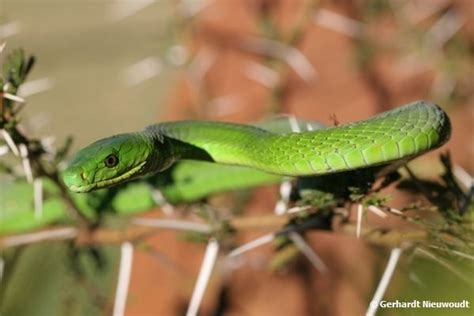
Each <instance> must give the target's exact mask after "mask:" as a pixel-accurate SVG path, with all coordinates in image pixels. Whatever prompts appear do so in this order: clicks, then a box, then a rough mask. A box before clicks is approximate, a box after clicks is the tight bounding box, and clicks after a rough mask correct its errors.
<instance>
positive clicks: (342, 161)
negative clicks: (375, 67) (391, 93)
mask: <svg viewBox="0 0 474 316" xmlns="http://www.w3.org/2000/svg"><path fill="white" fill-rule="evenodd" d="M450 133H451V127H450V122H449V118H448V116H447V114H446V113H445V112H444V111H443V110H442V109H441V108H440V107H439V106H437V105H435V104H433V103H431V102H428V101H416V102H412V103H410V104H407V105H405V106H402V107H399V108H396V109H394V110H391V111H388V112H384V113H381V114H379V115H377V116H374V117H372V118H370V119H367V120H363V121H359V122H355V123H351V124H346V125H340V126H335V127H330V128H324V129H319V130H315V131H305V132H301V133H285V134H280V133H274V132H270V131H268V130H265V129H262V128H259V127H255V126H250V125H241V124H233V123H222V122H209V121H177V122H164V123H159V124H155V125H150V126H148V127H146V128H145V129H144V130H143V131H141V132H135V133H126V134H119V135H115V136H111V137H108V138H104V139H101V140H99V141H96V142H95V143H93V144H91V145H89V146H87V147H85V148H83V149H81V150H80V151H79V152H78V153H77V154H76V156H75V157H74V158H73V160H72V161H71V163H70V165H69V166H68V167H67V168H66V169H65V170H64V172H63V181H64V183H65V184H66V186H67V187H68V188H69V189H70V190H72V191H74V192H90V191H92V190H96V189H100V188H106V187H110V186H113V185H117V184H120V183H123V182H125V181H129V180H132V179H136V178H139V177H142V176H145V175H149V174H153V173H157V172H161V171H163V170H166V169H167V168H169V167H171V166H172V165H173V164H174V163H175V162H177V161H180V160H201V161H208V162H216V163H219V164H228V165H237V166H244V167H250V168H252V169H257V170H260V171H263V172H265V173H269V174H273V175H281V176H290V177H298V176H310V175H324V174H329V173H336V172H342V171H348V170H355V169H360V168H367V167H372V166H379V165H389V164H400V163H401V162H405V161H407V160H409V159H412V158H414V157H417V156H419V155H421V154H423V153H425V152H427V151H430V150H432V149H434V148H437V147H439V146H441V145H442V144H444V143H445V142H446V141H447V140H448V139H449V136H450Z"/></svg>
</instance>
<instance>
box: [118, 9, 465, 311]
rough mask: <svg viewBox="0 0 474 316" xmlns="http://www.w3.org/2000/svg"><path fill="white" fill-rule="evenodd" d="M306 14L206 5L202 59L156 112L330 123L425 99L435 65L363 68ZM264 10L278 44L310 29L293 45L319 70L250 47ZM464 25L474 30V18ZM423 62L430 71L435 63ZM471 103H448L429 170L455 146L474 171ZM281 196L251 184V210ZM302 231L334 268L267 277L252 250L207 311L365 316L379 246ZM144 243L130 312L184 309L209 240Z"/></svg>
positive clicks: (381, 33) (230, 270) (162, 237)
mask: <svg viewBox="0 0 474 316" xmlns="http://www.w3.org/2000/svg"><path fill="white" fill-rule="evenodd" d="M456 5H457V6H458V7H459V8H461V11H462V12H465V13H468V12H469V10H466V9H465V8H469V5H470V2H469V1H460V2H457V3H456ZM318 8H319V9H320V8H324V9H328V10H332V11H333V12H338V13H340V14H342V15H344V16H348V17H352V18H354V19H360V17H361V16H360V14H361V13H360V9H358V7H357V6H356V5H351V4H348V3H347V2H344V1H336V2H335V4H334V3H333V2H324V3H323V4H322V5H321V6H318ZM308 10H309V9H308V4H307V3H306V2H304V1H302V2H300V1H276V2H274V3H272V4H270V1H257V2H254V1H216V2H213V3H211V4H210V5H209V6H207V7H206V8H204V9H203V10H202V11H201V12H199V14H197V15H196V16H194V17H193V19H192V21H191V22H190V23H191V25H189V26H188V29H189V31H188V34H187V39H186V41H187V45H188V47H189V49H190V50H191V51H192V54H193V56H195V59H194V60H193V61H192V62H191V64H190V66H189V67H187V68H186V69H185V70H183V71H182V73H181V75H180V79H179V80H178V81H177V82H176V85H175V88H174V89H173V90H172V91H170V93H169V102H168V104H167V109H168V110H167V114H166V115H165V117H160V119H163V118H165V119H169V120H174V119H185V118H200V119H203V118H205V119H213V120H222V121H231V122H251V121H256V120H260V119H263V118H265V117H268V116H269V114H271V113H274V112H278V113H285V114H292V115H295V116H296V117H299V118H307V119H315V120H319V121H322V122H323V123H325V124H328V125H332V124H334V120H335V119H334V118H336V120H337V121H338V122H339V123H345V122H352V121H355V120H359V119H364V118H367V117H369V116H371V115H373V114H376V113H378V112H380V111H382V110H385V109H388V108H393V107H396V106H398V105H401V104H404V103H407V102H410V101H413V100H418V99H427V98H430V96H431V95H430V93H431V92H430V91H431V87H432V84H433V80H434V78H435V77H436V70H433V69H430V67H428V69H415V68H416V67H413V68H411V67H409V68H410V69H407V68H406V67H405V68H403V67H400V59H401V57H400V56H398V55H394V54H378V55H377V56H376V58H375V60H374V61H373V62H372V63H371V65H370V67H368V68H358V67H357V65H356V63H355V57H354V51H355V49H356V47H357V42H356V40H355V39H354V38H352V37H350V36H347V35H344V34H341V33H339V32H336V31H334V30H330V29H327V28H325V27H322V26H320V25H317V24H316V23H312V22H311V21H309V22H308V21H307V19H310V20H311V19H312V16H311V15H310V16H309V18H308V14H307V13H308ZM311 10H315V9H314V8H311ZM471 12H472V10H471ZM263 15H267V16H270V17H271V19H272V20H273V21H276V22H275V25H276V26H277V28H278V29H279V32H280V38H282V39H283V40H285V39H287V40H288V39H289V38H290V37H291V35H292V32H294V31H295V27H294V25H295V24H298V23H301V24H302V25H303V26H302V27H301V30H300V31H299V32H300V35H299V37H298V39H297V40H296V41H295V42H294V43H291V45H290V46H293V47H295V48H297V49H298V50H299V51H300V52H301V53H302V54H303V55H304V56H305V57H306V58H307V60H308V61H309V63H310V64H311V65H312V67H313V68H314V71H308V69H306V71H307V73H304V74H303V75H302V74H301V73H297V72H295V69H294V68H292V67H289V66H288V65H287V64H286V62H282V61H278V60H277V61H272V60H270V59H269V58H268V57H267V56H265V55H264V54H258V53H255V52H254V51H252V48H248V47H249V46H250V47H251V46H252V40H251V39H252V38H255V37H259V36H265V34H263V33H262V28H261V27H260V24H259V23H261V19H262V16H263ZM305 19H306V20H305ZM301 21H302V22H301ZM396 31H397V29H396V26H394V25H393V21H391V20H382V21H380V22H378V23H377V24H375V25H374V26H371V27H370V29H369V32H374V33H375V34H376V36H378V37H379V38H384V39H386V40H388V41H390V38H391V37H392V36H393V37H395V32H396ZM462 31H463V32H466V33H467V34H470V35H472V34H473V33H472V19H471V20H470V22H469V23H468V24H466V25H465V26H464V27H463V30H462ZM288 41H290V40H288ZM249 43H250V44H249ZM256 63H258V64H264V65H267V66H268V67H270V68H272V69H274V70H272V71H270V72H269V73H270V74H269V75H267V77H265V75H262V74H261V73H260V75H262V76H263V77H261V78H260V79H261V80H260V81H259V80H256V79H255V78H254V77H252V75H251V73H252V70H255V69H256V68H255V67H256V66H255V65H256ZM420 63H421V61H420ZM427 63H428V66H429V65H430V61H428V62H427ZM471 75H472V71H471ZM262 78H266V79H265V80H267V81H265V80H264V79H262ZM269 78H270V79H271V78H276V79H275V80H273V79H272V80H273V81H272V80H270V79H269ZM275 81H277V82H276V83H275ZM271 82H273V84H274V85H273V86H272V85H271V84H269V83H271ZM471 101H472V98H471V99H467V100H465V101H462V102H458V104H455V106H450V107H449V108H448V110H449V114H450V117H451V120H452V126H453V132H452V138H451V140H450V142H449V143H448V144H447V145H446V146H443V147H442V148H441V149H440V150H438V151H436V152H433V153H431V154H429V155H427V157H424V158H422V159H425V160H423V162H424V165H425V166H428V167H427V168H428V169H430V170H432V169H431V168H434V167H431V166H434V165H435V161H436V160H437V157H438V155H439V153H440V152H445V151H447V150H449V151H450V152H451V155H452V157H453V159H454V161H455V162H456V163H457V164H458V165H459V166H461V167H463V168H464V169H465V170H467V171H468V172H470V173H472V172H474V166H473V164H472V161H474V160H473V158H474V157H473V156H474V145H473V143H472V135H473V127H472V126H473V116H474V109H473V107H472V104H471V103H470V102H471ZM392 191H393V190H389V192H392ZM277 192H278V188H277V187H270V188H262V189H258V190H256V191H255V192H254V193H253V195H252V198H251V200H250V203H249V205H248V207H247V208H246V214H254V215H255V214H269V213H271V212H272V210H273V207H274V204H275V201H276V200H277V196H278V194H277ZM397 197H398V196H397ZM410 198H411V197H407V196H403V197H399V198H398V199H397V200H396V201H394V202H393V203H394V204H395V205H397V203H398V204H401V203H405V202H406V201H409V200H410ZM157 212H158V211H157ZM150 216H153V214H150ZM370 220H371V218H370V217H369V221H370ZM267 232H268V231H257V232H252V233H245V234H239V236H238V238H237V239H236V240H235V242H236V244H237V245H239V244H243V243H245V242H247V241H250V240H252V239H254V238H256V237H258V236H261V235H263V234H265V233H267ZM177 237H178V238H177ZM307 238H308V242H309V243H310V245H311V246H312V247H313V248H314V249H315V250H316V252H317V253H318V254H319V255H320V256H321V257H322V259H323V260H324V261H325V263H326V264H327V266H328V267H329V272H328V273H326V274H321V273H319V272H318V271H316V270H315V269H314V268H313V267H312V266H311V265H310V264H309V263H308V262H307V261H306V259H304V258H303V257H302V258H301V259H300V260H298V262H296V263H295V264H293V265H291V266H289V267H288V268H287V269H285V271H281V272H279V273H274V272H270V271H269V269H268V262H269V260H270V259H271V256H272V254H273V249H272V247H271V246H265V247H262V248H260V249H258V250H254V251H251V252H249V253H248V254H246V255H245V256H244V258H241V260H237V261H232V262H230V261H228V260H226V259H225V258H224V257H222V258H221V260H220V261H219V264H218V267H217V268H216V269H215V273H214V276H213V278H212V281H211V285H210V288H209V289H208V291H207V292H206V295H205V298H204V303H203V305H202V310H201V312H202V315H221V314H219V313H218V311H217V310H218V309H219V308H218V307H217V305H218V302H220V304H221V305H220V308H221V312H222V310H223V311H224V313H223V314H225V315H363V314H364V313H365V311H366V309H367V302H368V301H369V300H370V298H371V296H372V295H373V291H374V287H375V285H376V284H377V282H378V280H379V278H380V275H381V274H380V273H381V269H383V266H384V264H385V260H386V258H387V257H381V256H380V255H377V254H375V252H374V249H372V248H371V247H369V246H368V245H367V244H365V243H364V242H362V241H359V240H357V239H355V238H354V237H351V236H349V235H343V234H335V233H326V232H311V233H308V234H307ZM148 242H149V245H151V246H152V247H153V249H154V250H155V255H151V254H150V253H149V252H144V251H141V250H136V251H135V257H134V266H133V273H132V279H131V288H130V295H129V300H128V303H127V308H126V315H140V316H143V315H181V314H184V311H185V310H186V306H187V304H188V301H189V298H190V295H191V293H192V289H193V286H194V281H195V279H196V276H197V273H198V270H199V265H200V263H201V259H202V255H203V253H204V249H205V245H204V244H196V243H192V242H186V241H183V240H182V239H181V238H179V236H177V235H176V234H175V233H170V232H163V233H159V234H156V235H155V236H153V237H152V238H150V239H149V240H148Z"/></svg>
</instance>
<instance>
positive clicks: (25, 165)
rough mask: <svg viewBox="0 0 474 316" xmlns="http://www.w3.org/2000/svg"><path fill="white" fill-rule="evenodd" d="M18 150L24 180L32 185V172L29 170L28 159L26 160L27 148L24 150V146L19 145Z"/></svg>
mask: <svg viewBox="0 0 474 316" xmlns="http://www.w3.org/2000/svg"><path fill="white" fill-rule="evenodd" d="M18 148H19V149H20V157H21V162H22V165H23V170H24V171H25V176H26V180H27V181H28V183H33V171H32V170H31V164H30V159H28V148H26V145H25V144H19V145H18Z"/></svg>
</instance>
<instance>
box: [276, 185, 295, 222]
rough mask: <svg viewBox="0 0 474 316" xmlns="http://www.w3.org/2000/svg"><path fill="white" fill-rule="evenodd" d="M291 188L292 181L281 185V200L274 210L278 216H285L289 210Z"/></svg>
mask: <svg viewBox="0 0 474 316" xmlns="http://www.w3.org/2000/svg"><path fill="white" fill-rule="evenodd" d="M291 187H292V185H291V181H290V180H285V181H283V182H282V183H281V184H280V199H279V200H278V201H277V203H276V205H275V209H274V212H275V214H276V215H283V214H285V213H286V211H287V210H288V202H289V200H290V194H291Z"/></svg>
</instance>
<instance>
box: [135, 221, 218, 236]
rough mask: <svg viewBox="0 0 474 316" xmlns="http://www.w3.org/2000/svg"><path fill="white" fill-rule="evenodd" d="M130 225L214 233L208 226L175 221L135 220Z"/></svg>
mask: <svg viewBox="0 0 474 316" xmlns="http://www.w3.org/2000/svg"><path fill="white" fill-rule="evenodd" d="M130 223H131V224H133V225H141V226H147V227H154V228H167V229H173V230H187V231H194V232H197V233H204V234H207V233H210V232H212V228H211V226H210V225H208V224H203V223H196V222H190V221H182V220H173V219H152V218H134V219H132V220H131V221H130Z"/></svg>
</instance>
